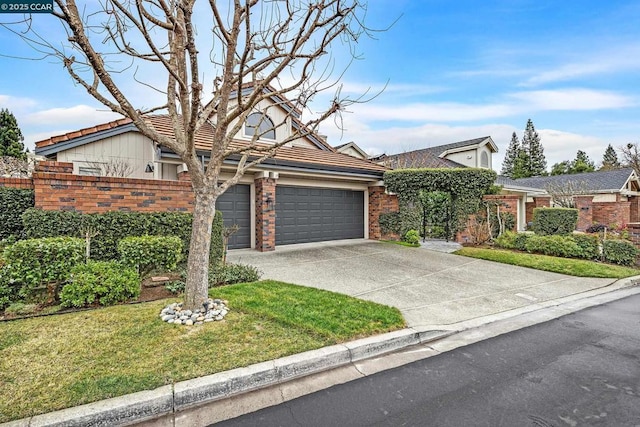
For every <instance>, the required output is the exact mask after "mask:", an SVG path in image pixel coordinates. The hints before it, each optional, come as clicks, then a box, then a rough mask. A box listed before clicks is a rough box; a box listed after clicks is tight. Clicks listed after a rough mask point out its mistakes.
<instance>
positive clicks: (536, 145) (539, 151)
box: [522, 119, 547, 176]
mask: <svg viewBox="0 0 640 427" xmlns="http://www.w3.org/2000/svg"><path fill="white" fill-rule="evenodd" d="M522 149H523V150H524V151H525V152H526V153H527V157H528V159H529V162H528V163H529V164H528V169H529V174H530V175H529V176H539V175H546V174H547V159H546V158H545V157H544V148H543V147H542V143H541V142H540V136H539V135H538V132H536V129H535V127H534V125H533V121H531V119H529V120H528V121H527V126H526V127H525V129H524V135H523V136H522Z"/></svg>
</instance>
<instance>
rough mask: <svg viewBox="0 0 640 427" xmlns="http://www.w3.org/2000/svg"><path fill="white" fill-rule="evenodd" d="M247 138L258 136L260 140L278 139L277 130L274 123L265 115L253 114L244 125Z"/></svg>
mask: <svg viewBox="0 0 640 427" xmlns="http://www.w3.org/2000/svg"><path fill="white" fill-rule="evenodd" d="M244 134H245V135H246V136H254V135H258V138H260V139H262V138H266V139H276V129H275V126H274V125H273V121H272V120H271V119H270V118H269V116H267V115H266V114H263V113H252V114H250V115H249V117H247V122H246V123H245V124H244Z"/></svg>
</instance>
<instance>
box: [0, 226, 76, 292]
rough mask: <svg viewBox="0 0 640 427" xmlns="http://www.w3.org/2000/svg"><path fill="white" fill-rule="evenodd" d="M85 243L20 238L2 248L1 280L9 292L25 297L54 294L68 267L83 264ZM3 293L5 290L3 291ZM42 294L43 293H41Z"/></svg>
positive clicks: (64, 279)
mask: <svg viewBox="0 0 640 427" xmlns="http://www.w3.org/2000/svg"><path fill="white" fill-rule="evenodd" d="M84 252H85V242H84V241H83V240H82V239H75V238H71V237H53V238H45V239H28V240H21V241H19V242H16V243H15V244H13V245H11V246H8V247H7V248H6V249H5V251H4V256H3V258H4V262H6V265H5V266H4V268H3V269H2V272H1V275H2V279H0V282H1V283H4V284H5V286H7V285H8V286H10V287H11V288H13V289H12V290H11V294H12V295H13V296H15V295H17V296H18V297H19V298H22V299H25V300H37V299H39V298H42V297H43V296H46V297H48V298H56V297H57V289H58V287H59V286H60V285H61V284H62V283H63V282H65V281H66V280H67V279H68V277H69V272H70V271H71V269H72V268H73V267H74V266H75V265H77V264H82V263H84ZM3 292H6V290H5V291H3ZM43 294H44V295H43Z"/></svg>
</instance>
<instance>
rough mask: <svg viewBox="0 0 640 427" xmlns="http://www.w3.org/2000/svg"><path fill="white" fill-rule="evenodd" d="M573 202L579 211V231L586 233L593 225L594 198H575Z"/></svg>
mask: <svg viewBox="0 0 640 427" xmlns="http://www.w3.org/2000/svg"><path fill="white" fill-rule="evenodd" d="M573 201H574V202H575V204H576V209H578V224H577V226H576V229H577V230H578V231H585V230H586V229H587V228H589V227H590V226H591V224H593V215H594V204H593V196H574V197H573Z"/></svg>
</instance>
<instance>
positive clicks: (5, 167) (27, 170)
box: [0, 156, 35, 178]
mask: <svg viewBox="0 0 640 427" xmlns="http://www.w3.org/2000/svg"><path fill="white" fill-rule="evenodd" d="M34 164H35V161H34V159H33V157H31V158H29V157H28V158H26V159H19V158H17V157H12V156H0V176H4V177H9V178H29V177H30V176H31V173H32V172H33V168H34Z"/></svg>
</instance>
